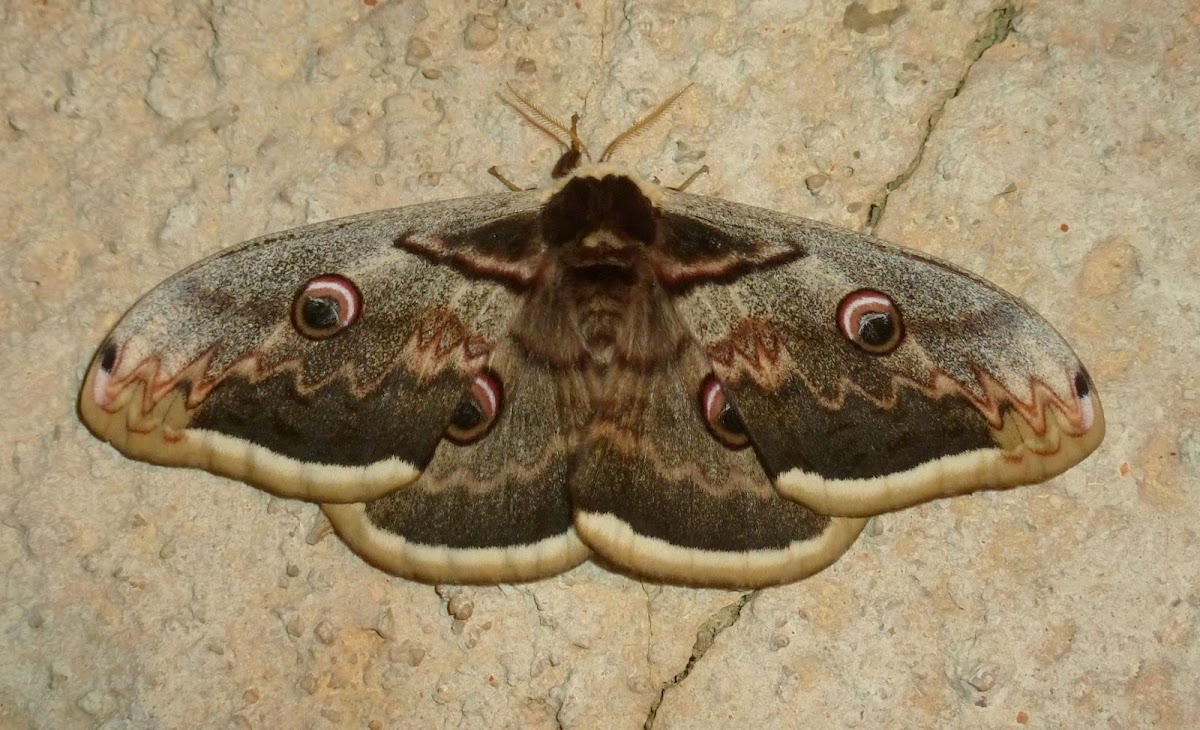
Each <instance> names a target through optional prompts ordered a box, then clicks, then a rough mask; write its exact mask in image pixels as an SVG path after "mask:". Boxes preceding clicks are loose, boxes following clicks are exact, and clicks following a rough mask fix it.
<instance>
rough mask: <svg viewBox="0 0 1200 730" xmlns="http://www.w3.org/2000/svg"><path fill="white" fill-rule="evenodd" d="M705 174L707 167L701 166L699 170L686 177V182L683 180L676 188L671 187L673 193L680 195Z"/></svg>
mask: <svg viewBox="0 0 1200 730" xmlns="http://www.w3.org/2000/svg"><path fill="white" fill-rule="evenodd" d="M707 172H708V165H701V166H700V169H699V170H696V171H695V172H693V173H692V174H691V175H688V177H687V179H686V180H684V181H683V182H682V183H680V184H679V185H678V186H676V187H673V188H671V189H672V190H674V191H675V192H678V193H682V192H683V191H684V190H687V189H688V188H689V187H691V186H692V183H694V182H696V179H697V178H699V177H700V176H701V175H704V174H705V173H707Z"/></svg>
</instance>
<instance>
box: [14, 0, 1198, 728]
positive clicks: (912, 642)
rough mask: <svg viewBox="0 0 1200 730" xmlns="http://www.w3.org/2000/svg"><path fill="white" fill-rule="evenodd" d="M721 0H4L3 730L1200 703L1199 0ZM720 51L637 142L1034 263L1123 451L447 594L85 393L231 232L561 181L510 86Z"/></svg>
mask: <svg viewBox="0 0 1200 730" xmlns="http://www.w3.org/2000/svg"><path fill="white" fill-rule="evenodd" d="M695 5H697V6H699V5H700V3H696V4H695ZM704 7H705V9H704V10H702V11H701V10H696V11H680V10H679V9H678V8H679V3H676V2H669V1H667V0H654V1H646V2H637V1H633V2H627V3H625V4H623V5H620V4H614V3H609V2H596V3H592V2H584V3H565V2H558V1H557V0H553V1H552V0H510V1H509V2H507V3H495V4H492V3H490V2H488V1H487V0H479V1H478V2H475V3H469V4H467V3H434V2H428V0H425V1H422V0H412V1H408V2H385V1H384V0H378V1H377V2H376V1H372V0H366V1H365V2H362V3H360V4H355V3H352V2H341V3H261V2H250V1H249V0H231V1H230V2H224V3H208V2H199V1H197V2H180V3H160V2H144V1H143V2H110V1H105V0H98V1H95V2H90V3H65V2H49V3H25V2H12V3H0V89H2V90H3V93H2V94H0V104H2V108H0V181H3V182H2V184H0V220H2V221H3V223H4V232H3V234H2V235H0V238H2V240H3V245H4V249H3V250H4V253H5V266H4V267H3V269H2V270H0V278H2V279H3V282H4V287H5V289H6V296H5V297H3V298H0V322H2V326H0V343H2V344H0V368H2V369H3V372H5V373H7V374H8V377H7V378H6V379H4V380H3V382H2V383H0V409H2V413H3V419H2V422H3V439H0V443H3V444H4V445H5V448H6V449H7V451H8V453H7V455H6V457H5V458H2V459H0V561H2V564H3V573H4V580H3V582H2V583H0V637H2V638H0V655H2V656H3V657H4V661H3V662H0V726H4V727H10V726H11V727H39V728H64V727H114V728H115V727H201V726H210V727H228V726H234V727H280V726H292V727H311V728H323V727H371V728H384V727H406V726H414V727H415V726H420V727H534V728H536V727H555V726H561V727H600V726H604V727H624V728H635V727H642V726H644V725H645V726H653V727H663V728H666V727H688V728H696V727H726V726H730V725H733V724H735V723H736V724H741V725H744V726H752V727H753V726H758V727H791V726H805V727H840V726H844V727H859V726H861V727H879V726H882V727H902V726H903V727H913V726H917V727H929V726H943V727H1011V726H1020V725H1029V726H1040V727H1067V726H1073V727H1098V726H1111V727H1156V728H1172V727H1177V728H1184V727H1194V726H1195V723H1196V721H1197V718H1200V693H1197V691H1196V682H1197V679H1196V678H1197V676H1198V674H1200V636H1198V633H1200V547H1198V545H1197V524H1198V522H1200V520H1198V519H1197V518H1198V517H1200V494H1198V490H1200V486H1198V482H1200V480H1198V475H1200V425H1198V424H1200V383H1198V381H1197V376H1196V372H1197V363H1198V360H1200V331H1198V330H1200V285H1198V284H1197V282H1198V281H1200V194H1198V193H1197V190H1200V126H1198V124H1200V122H1198V121H1197V120H1200V85H1198V84H1197V83H1196V80H1197V79H1198V78H1200V35H1197V34H1196V32H1195V28H1196V27H1197V26H1200V9H1198V8H1197V6H1196V5H1195V4H1194V3H1193V4H1189V3H1178V2H1170V1H1169V0H1148V1H1147V2H1143V3H1136V4H1134V3H1124V2H1117V1H1116V0H1080V1H1079V2H1072V3H1060V2H1050V1H1049V0H1044V1H1040V2H1039V1H1036V0H1031V1H1029V2H1021V3H1018V4H1010V3H1004V2H999V1H998V0H997V1H996V2H994V3H993V4H989V3H987V2H982V1H977V0H968V1H967V2H943V1H941V0H932V1H928V0H925V1H922V2H909V1H905V0H865V1H860V2H844V1H838V2H835V1H833V0H807V1H805V2H795V1H794V0H774V1H773V2H770V1H769V2H715V3H706V4H704ZM689 81H690V82H693V83H694V84H695V86H694V87H693V89H692V90H691V91H690V92H689V93H688V95H686V96H685V97H684V98H683V99H682V101H681V103H680V104H679V105H678V107H677V109H676V110H674V111H673V112H672V113H671V114H670V115H669V117H668V119H667V120H666V121H665V122H663V123H660V124H659V125H657V126H655V127H653V128H652V129H650V130H649V131H647V132H646V133H644V134H642V135H641V136H640V137H638V138H637V140H636V141H635V142H634V143H632V144H630V145H629V146H628V147H627V148H625V149H624V150H623V154H622V156H621V158H620V159H621V160H622V161H623V162H626V163H628V164H629V165H631V166H632V167H634V168H635V169H637V170H638V171H640V172H642V173H643V174H645V175H647V176H650V175H653V176H657V177H658V178H659V179H661V180H663V181H664V182H667V183H672V182H676V181H680V180H682V179H683V178H684V177H686V176H687V175H688V174H690V173H691V172H692V171H694V170H695V169H696V168H697V167H698V166H699V165H700V164H708V165H709V166H710V168H711V169H712V172H711V174H709V175H708V176H705V177H702V178H700V180H699V181H698V182H697V183H696V187H695V188H694V190H695V191H696V192H700V193H704V194H710V195H717V196H722V197H727V198H731V199H735V200H740V201H744V202H750V203H755V204H759V205H764V206H767V207H771V208H776V209H780V210H785V211H790V212H795V213H799V214H803V215H808V216H810V217H814V218H819V219H822V220H826V221H830V222H834V223H839V224H842V225H847V226H851V227H856V228H859V229H864V230H865V229H868V228H871V229H874V230H876V231H877V232H878V233H880V234H881V235H884V236H885V237H888V238H891V239H893V240H896V241H898V242H901V243H904V244H907V245H910V246H913V247H915V248H919V249H922V250H925V251H929V252H932V253H935V254H938V255H941V256H944V257H946V258H949V259H951V260H953V261H956V262H959V263H961V264H963V265H966V266H968V267H969V268H971V269H973V270H974V271H976V272H978V273H980V274H981V275H984V276H986V277H988V278H990V279H992V280H994V281H996V282H997V283H999V284H1001V285H1002V286H1004V287H1006V288H1008V289H1009V290H1011V291H1013V292H1015V293H1017V294H1019V295H1021V296H1023V297H1025V298H1026V299H1027V300H1028V301H1029V302H1030V303H1031V304H1032V305H1033V306H1034V307H1036V308H1037V309H1039V310H1040V311H1042V312H1043V313H1044V314H1045V315H1046V316H1047V317H1048V318H1049V319H1050V320H1051V321H1052V322H1054V323H1055V324H1056V325H1057V326H1058V327H1059V328H1060V329H1061V331H1062V332H1063V333H1064V334H1066V336H1067V337H1068V339H1069V340H1070V341H1072V342H1073V343H1074V344H1075V346H1076V348H1077V349H1078V351H1079V352H1080V354H1081V356H1082V357H1083V359H1084V360H1085V362H1087V363H1088V365H1089V367H1090V369H1091V372H1092V374H1093V375H1094V377H1095V380H1096V382H1097V383H1098V386H1099V389H1100V392H1101V395H1102V397H1103V399H1104V404H1105V407H1106V410H1107V414H1108V421H1109V435H1108V438H1107V440H1106V441H1105V443H1104V445H1103V446H1102V447H1101V449H1100V450H1099V452H1098V453H1097V454H1095V455H1094V456H1093V457H1092V458H1090V459H1089V460H1088V461H1087V462H1086V463H1084V464H1083V465H1082V466H1080V467H1078V468H1076V469H1074V470H1072V471H1071V472H1069V473H1068V474H1066V475H1064V476H1062V477H1060V478H1058V479H1056V480H1054V481H1053V482H1052V483H1050V484H1047V485H1042V486H1038V487H1031V488H1025V489H1019V490H1015V491H1012V492H1008V493H995V494H986V495H976V496H972V497H967V498H960V499H955V500H952V501H944V502H938V503H934V504H930V505H926V506H923V507H920V508H916V509H911V510H907V511H905V512H902V513H899V514H894V515H889V516H886V517H882V518H878V519H876V520H875V522H874V523H873V525H872V527H871V528H870V529H868V531H867V532H866V533H865V534H864V536H863V538H862V539H861V540H860V541H859V542H858V544H857V545H856V546H855V547H854V548H852V549H851V550H850V552H849V553H848V554H847V555H846V556H845V557H844V558H843V559H842V560H841V561H840V562H838V563H837V564H836V565H835V566H834V567H832V568H831V569H829V570H827V571H825V572H824V573H822V574H821V575H819V576H816V577H814V578H812V579H810V580H807V581H804V582H801V583H798V584H795V585H791V586H787V587H783V588H777V589H772V590H767V591H762V592H758V593H754V594H746V595H742V594H739V593H735V592H721V591H700V590H688V589H682V588H672V587H659V586H653V585H642V584H639V583H637V582H634V581H631V580H629V579H627V578H624V577H621V576H618V575H615V574H612V573H609V572H606V571H605V570H603V569H601V568H599V567H596V566H594V565H590V564H589V565H585V566H583V567H581V568H579V569H577V570H575V571H573V572H571V573H569V574H567V575H564V576H561V577H559V578H556V579H553V580H547V581H544V582H541V583H537V584H532V585H523V586H499V587H486V588H485V587H473V588H446V589H442V590H437V589H435V588H433V587H429V586H423V585H418V584H414V583H408V582H405V581H402V580H398V579H393V578H390V577H388V576H386V575H383V574H381V573H379V572H377V571H375V570H374V569H372V568H370V567H368V566H366V565H365V564H363V563H362V562H361V561H360V560H358V559H357V558H356V557H355V556H354V555H353V554H351V553H350V552H349V551H348V550H347V549H346V548H345V547H344V546H343V545H342V544H341V543H340V542H339V541H338V540H337V539H336V538H335V537H333V536H332V535H330V534H329V533H328V531H327V529H325V526H324V521H323V518H322V517H321V516H320V514H319V512H318V511H317V510H316V508H314V507H312V506H310V505H307V504H304V503H300V502H288V501H282V500H278V499H273V498H271V497H268V496H267V495H264V494H261V493H259V492H257V491H255V490H253V489H251V488H249V487H246V486H244V485H242V484H239V483H235V482H230V481H227V480H223V479H219V478H216V477H212V476H209V475H207V474H203V473H200V472H193V471H181V470H170V469H163V468H156V467H152V466H147V465H142V464H138V463H134V462H131V461H128V460H125V459H123V458H121V457H120V456H119V455H118V454H117V453H116V452H115V451H113V450H112V449H111V448H109V447H108V446H106V445H104V444H101V443H99V442H97V441H96V440H94V439H93V438H92V437H90V436H89V435H88V434H87V432H86V431H85V430H84V428H83V427H82V426H81V425H80V424H79V422H78V420H77V418H76V416H75V394H76V391H77V388H78V386H79V381H80V378H81V375H82V372H83V369H84V366H85V363H86V362H87V360H88V358H89V357H90V356H91V354H92V350H93V348H94V347H95V346H96V345H97V343H98V342H99V340H100V338H101V337H102V336H103V334H104V332H105V331H106V330H107V329H108V327H109V326H110V325H112V324H113V322H114V321H115V320H116V319H117V317H119V316H120V314H121V313H122V312H123V311H124V310H125V309H126V308H127V307H128V306H129V305H130V304H132V303H133V302H134V300H135V299H136V297H137V296H138V295H139V294H141V293H142V292H144V291H146V290H148V289H149V288H150V287H151V286H152V285H154V284H155V283H157V282H159V281H160V280H162V279H163V278H165V277H166V276H168V275H170V274H171V273H173V272H174V271H176V270H178V269H179V268H181V267H183V266H185V265H187V264H189V263H191V262H193V261H195V260H197V259H199V258H200V257H202V256H204V255H206V254H210V253H213V252H215V251H218V250H220V249H221V248H222V247H224V246H228V245H231V244H235V243H237V242H239V241H241V240H244V239H246V238H250V237H253V236H255V235H258V234H262V233H265V232H269V231H275V230H279V229H282V228H286V227H289V226H294V225H297V224H301V223H305V222H309V221H315V220H322V219H326V218H331V217H336V216H341V215H347V214H351V213H356V212H361V211H366V210H371V209H376V208H384V207H392V206H396V205H400V204H406V203H414V202H420V201H423V200H433V199H442V198H450V197H457V196H462V195H468V194H473V193H480V192H486V191H492V190H495V189H497V183H496V181H494V180H493V179H492V178H490V177H489V176H487V174H486V172H485V170H486V169H487V168H488V167H489V166H490V165H493V164H499V165H500V167H501V170H503V171H504V172H505V173H506V174H507V175H508V176H509V177H510V178H512V179H514V180H516V181H518V182H519V183H521V184H523V185H524V184H530V185H532V184H536V183H539V182H544V181H545V180H546V173H547V171H548V170H549V169H550V167H551V165H552V163H553V160H554V158H555V157H556V155H557V154H558V150H557V149H556V148H555V147H554V146H553V144H551V143H549V142H548V140H547V139H546V138H545V137H543V136H542V135H541V134H540V133H538V132H537V131H535V130H533V129H532V128H530V127H529V126H527V125H523V124H522V123H521V122H520V121H519V120H518V118H517V117H516V115H515V114H514V113H513V112H512V110H511V109H509V108H508V107H506V106H505V105H504V104H502V103H500V101H499V99H498V94H497V92H498V91H499V90H500V89H502V88H503V85H504V84H505V83H506V82H512V83H513V84H514V85H515V86H516V87H517V88H519V89H521V90H522V91H523V92H525V93H527V94H528V95H529V96H531V97H533V98H535V99H537V100H539V102H541V103H542V104H544V105H545V106H546V107H547V108H549V109H552V110H561V111H562V114H563V116H568V115H569V114H570V113H571V112H572V111H579V112H581V113H582V114H583V115H584V126H585V128H586V130H587V137H588V139H589V140H593V144H594V145H602V144H603V143H604V141H605V140H606V138H610V137H612V136H613V135H615V134H616V133H617V132H619V131H620V130H621V129H622V128H623V127H624V126H625V125H627V124H629V123H630V122H631V121H633V120H634V119H635V118H636V117H637V116H638V115H639V114H641V113H642V112H644V111H645V110H646V109H648V108H650V107H651V106H652V105H653V104H655V103H656V102H657V101H658V100H660V99H662V98H663V97H664V96H666V95H667V94H668V93H670V92H671V91H673V90H675V89H676V88H678V87H679V86H681V85H682V84H684V83H686V82H689Z"/></svg>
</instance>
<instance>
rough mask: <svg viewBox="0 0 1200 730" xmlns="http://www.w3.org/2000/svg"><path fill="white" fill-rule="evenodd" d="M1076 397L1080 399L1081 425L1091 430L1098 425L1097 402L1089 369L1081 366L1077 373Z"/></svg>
mask: <svg viewBox="0 0 1200 730" xmlns="http://www.w3.org/2000/svg"><path fill="white" fill-rule="evenodd" d="M1074 385H1075V397H1076V398H1078V399H1079V411H1080V421H1081V425H1082V426H1083V428H1084V429H1085V430H1091V428H1092V426H1094V425H1096V404H1095V401H1094V400H1093V399H1092V379H1091V377H1089V376H1088V374H1087V371H1086V370H1083V369H1082V368H1080V370H1079V372H1077V373H1075V383H1074Z"/></svg>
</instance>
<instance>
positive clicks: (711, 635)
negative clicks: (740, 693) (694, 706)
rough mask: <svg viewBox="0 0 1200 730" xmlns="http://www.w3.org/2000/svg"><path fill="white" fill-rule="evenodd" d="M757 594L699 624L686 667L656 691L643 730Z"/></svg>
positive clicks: (649, 725) (742, 598)
mask: <svg viewBox="0 0 1200 730" xmlns="http://www.w3.org/2000/svg"><path fill="white" fill-rule="evenodd" d="M757 594H758V591H750V592H749V593H743V594H742V595H741V596H740V597H739V598H738V599H737V600H736V601H734V602H733V603H731V604H729V605H728V606H724V607H723V608H721V609H720V610H718V611H717V612H716V613H714V614H713V615H711V616H709V617H708V619H707V620H706V621H705V622H704V623H702V624H700V628H699V629H697V631H696V643H695V644H693V645H692V655H691V656H690V657H688V662H687V665H686V666H685V667H684V668H683V669H682V670H681V671H680V672H679V673H678V674H676V675H675V676H674V677H672V678H671V680H670V681H669V682H664V683H663V686H662V689H660V690H659V691H658V697H656V698H655V699H654V702H653V703H652V704H651V705H650V712H649V713H647V714H646V722H645V723H643V724H642V727H643V728H644V730H651V729H652V728H653V727H654V718H655V717H656V716H657V715H658V708H659V707H660V706H661V705H662V703H663V700H664V699H666V696H667V692H670V691H671V689H672V688H674V687H676V686H677V685H679V684H680V683H682V682H683V680H685V679H687V678H688V675H689V674H691V673H692V669H693V668H695V666H696V664H698V663H699V662H700V660H701V659H703V658H704V655H705V654H706V653H708V650H709V649H711V648H712V645H713V643H714V642H716V640H717V636H719V635H720V634H721V632H722V631H724V630H725V629H727V628H729V627H730V626H733V625H734V624H735V623H737V622H738V619H739V618H741V616H742V609H743V608H745V607H746V604H748V603H750V601H751V600H753V599H754V596H755V595H757Z"/></svg>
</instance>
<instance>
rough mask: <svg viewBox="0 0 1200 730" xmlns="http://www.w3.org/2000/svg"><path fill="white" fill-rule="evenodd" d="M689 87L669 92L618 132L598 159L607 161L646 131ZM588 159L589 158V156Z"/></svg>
mask: <svg viewBox="0 0 1200 730" xmlns="http://www.w3.org/2000/svg"><path fill="white" fill-rule="evenodd" d="M690 88H692V85H691V84H690V83H689V84H688V85H687V86H685V87H683V88H682V89H680V90H679V91H676V92H675V93H674V94H671V95H670V96H668V97H667V99H666V101H664V102H663V103H661V104H659V105H658V106H656V107H654V108H653V109H651V110H650V113H649V114H647V115H646V116H644V117H642V118H641V119H639V120H638V121H637V122H635V123H634V125H633V126H632V127H630V128H629V129H626V130H625V131H624V132H621V133H620V134H618V135H617V138H616V139H614V140H613V141H612V142H609V143H608V146H607V147H605V148H604V153H603V154H602V155H600V161H601V162H607V161H608V160H610V159H611V158H612V156H613V153H614V152H616V151H617V148H618V147H620V146H621V145H623V144H625V143H626V142H628V141H629V140H631V139H633V138H634V137H636V136H638V135H639V134H641V133H642V132H644V131H646V129H647V128H648V127H649V126H650V125H651V124H654V123H655V122H657V121H658V120H659V118H661V117H662V115H663V114H666V113H667V111H668V110H669V109H670V108H671V107H672V106H674V105H675V102H677V101H679V97H681V96H683V92H685V91H687V90H688V89H690ZM588 159H591V157H589V158H588Z"/></svg>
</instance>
